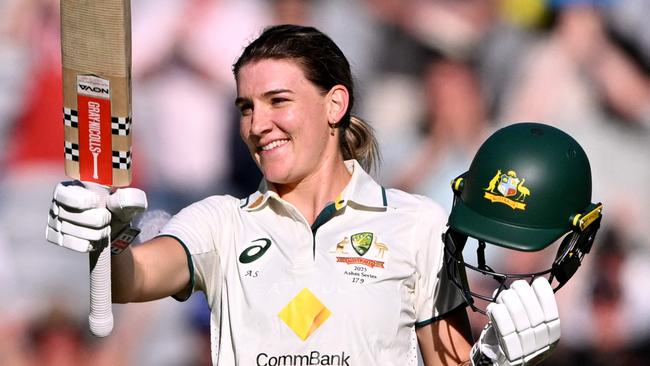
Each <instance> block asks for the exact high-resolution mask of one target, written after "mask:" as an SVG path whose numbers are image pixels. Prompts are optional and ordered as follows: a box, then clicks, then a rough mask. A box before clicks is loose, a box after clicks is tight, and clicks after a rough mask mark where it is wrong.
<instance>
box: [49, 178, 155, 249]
mask: <svg viewBox="0 0 650 366" xmlns="http://www.w3.org/2000/svg"><path fill="white" fill-rule="evenodd" d="M146 208H147V197H146V195H145V193H144V192H143V191H142V190H140V189H137V188H122V189H117V190H116V191H115V192H113V193H111V194H110V196H109V197H108V200H107V201H106V203H104V201H103V200H102V198H101V196H100V194H99V193H98V192H96V191H93V190H91V189H89V188H87V187H86V186H84V185H83V183H81V182H79V181H68V182H62V183H59V184H58V185H57V186H56V188H55V189H54V194H53V198H52V205H51V207H50V212H49V217H48V220H47V227H46V231H45V238H46V239H47V241H49V242H51V243H54V244H56V245H59V246H62V247H66V248H68V249H72V250H75V251H78V252H89V251H93V250H96V249H100V248H101V246H102V245H105V244H106V240H104V239H106V238H110V237H111V233H115V234H117V233H119V232H120V231H121V230H122V229H123V228H124V227H126V226H128V225H129V224H130V222H131V220H132V219H133V217H134V216H135V215H136V214H138V213H140V212H143V211H144V210H145V209H146Z"/></svg>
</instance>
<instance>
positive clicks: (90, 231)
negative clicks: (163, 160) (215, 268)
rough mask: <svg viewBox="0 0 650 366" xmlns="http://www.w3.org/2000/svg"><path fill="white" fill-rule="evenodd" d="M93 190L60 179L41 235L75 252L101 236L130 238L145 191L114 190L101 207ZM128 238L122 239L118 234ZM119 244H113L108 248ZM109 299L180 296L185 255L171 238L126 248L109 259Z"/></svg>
mask: <svg viewBox="0 0 650 366" xmlns="http://www.w3.org/2000/svg"><path fill="white" fill-rule="evenodd" d="M100 202H101V200H100V199H99V198H98V196H97V193H96V192H93V191H91V190H89V189H87V188H85V187H84V186H83V185H82V184H81V183H79V182H63V183H60V184H59V185H58V186H57V187H56V189H55V190H54V195H53V199H52V205H51V207H50V212H49V218H48V226H47V230H46V238H47V240H48V241H50V242H52V243H54V244H57V245H59V246H62V247H66V248H68V249H72V250H75V251H78V252H89V251H93V250H96V247H97V246H98V245H101V244H102V243H105V238H107V237H109V236H110V237H112V239H113V240H114V241H115V239H116V237H118V236H119V235H118V234H122V233H126V234H124V235H123V236H121V238H128V237H132V235H130V233H129V232H128V229H127V230H125V228H128V227H129V226H130V223H131V220H132V219H133V217H134V216H135V215H136V214H138V213H140V212H142V211H144V210H145V209H146V207H147V200H146V196H145V193H144V192H143V191H141V190H139V189H135V188H125V189H118V190H117V191H115V192H114V193H112V194H111V195H110V197H109V199H108V202H107V204H106V206H104V205H103V204H102V203H100ZM124 240H128V239H124ZM122 247H123V246H120V245H115V246H113V247H112V248H111V251H112V252H119V251H120V249H121V248H122ZM111 269H112V271H111V289H112V300H113V302H119V303H126V302H141V301H150V300H156V299H160V298H164V297H167V296H171V295H178V296H179V297H185V296H183V295H188V294H189V292H190V291H191V289H190V288H189V286H190V273H189V268H188V262H187V256H186V254H185V250H184V249H183V246H182V245H181V244H180V243H179V242H178V241H177V240H176V239H174V238H171V237H157V238H154V239H152V240H149V241H147V242H146V243H143V244H140V245H137V246H135V247H127V248H126V249H124V250H121V253H118V254H115V255H113V256H112V258H111Z"/></svg>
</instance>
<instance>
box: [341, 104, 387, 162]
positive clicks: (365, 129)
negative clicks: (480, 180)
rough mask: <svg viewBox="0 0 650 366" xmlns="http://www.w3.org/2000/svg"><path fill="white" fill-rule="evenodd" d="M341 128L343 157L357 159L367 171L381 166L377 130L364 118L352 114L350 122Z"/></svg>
mask: <svg viewBox="0 0 650 366" xmlns="http://www.w3.org/2000/svg"><path fill="white" fill-rule="evenodd" d="M342 127H343V128H340V131H341V132H340V134H341V135H340V140H341V145H340V146H341V151H342V152H343V159H345V160H349V159H356V160H357V161H358V162H359V164H360V165H361V167H363V169H364V170H365V171H367V172H369V173H370V172H376V171H377V170H378V168H379V161H380V157H379V145H378V144H377V138H376V137H375V131H374V130H373V129H372V127H371V126H370V125H369V124H368V123H367V122H365V121H364V120H362V119H360V118H358V117H355V116H350V123H348V124H347V126H342Z"/></svg>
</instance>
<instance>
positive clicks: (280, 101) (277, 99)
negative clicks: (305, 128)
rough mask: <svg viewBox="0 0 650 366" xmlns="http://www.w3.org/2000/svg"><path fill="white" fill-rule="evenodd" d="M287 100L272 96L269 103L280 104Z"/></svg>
mask: <svg viewBox="0 0 650 366" xmlns="http://www.w3.org/2000/svg"><path fill="white" fill-rule="evenodd" d="M287 101H289V99H286V98H273V99H271V103H272V104H273V105H278V104H282V103H284V102H287Z"/></svg>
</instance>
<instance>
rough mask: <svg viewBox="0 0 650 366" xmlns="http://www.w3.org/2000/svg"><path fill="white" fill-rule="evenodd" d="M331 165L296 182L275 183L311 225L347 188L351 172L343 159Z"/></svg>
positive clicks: (277, 190)
mask: <svg viewBox="0 0 650 366" xmlns="http://www.w3.org/2000/svg"><path fill="white" fill-rule="evenodd" d="M337 160H338V161H336V162H333V163H332V165H331V166H330V167H321V169H319V170H318V171H317V172H315V173H314V174H311V175H309V176H308V177H305V178H304V179H303V180H301V181H300V182H298V183H295V184H274V185H273V187H274V189H275V190H276V192H277V193H278V195H279V196H280V197H282V199H284V200H285V201H287V202H289V203H291V204H292V205H294V206H295V207H296V208H297V209H298V210H299V211H300V213H302V215H303V216H304V217H305V219H306V220H307V222H308V223H309V224H310V225H311V224H313V223H314V221H315V220H316V217H318V214H319V213H320V212H321V211H322V210H323V208H325V206H326V205H327V204H328V203H329V202H333V201H334V200H335V199H336V197H337V196H338V195H339V193H341V192H342V191H343V189H345V187H346V186H347V184H348V182H350V178H351V174H350V172H349V171H348V169H347V167H346V166H345V163H344V162H343V160H342V159H337Z"/></svg>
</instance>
